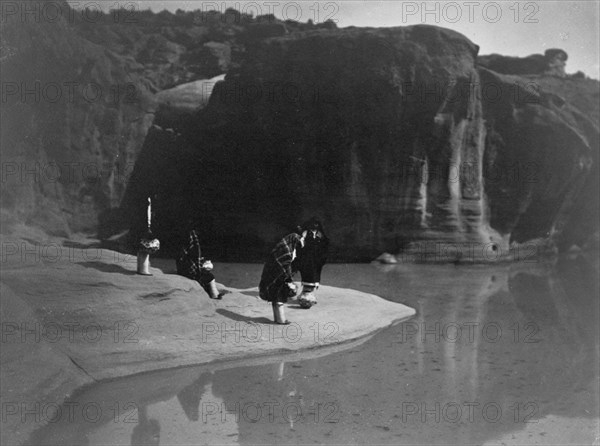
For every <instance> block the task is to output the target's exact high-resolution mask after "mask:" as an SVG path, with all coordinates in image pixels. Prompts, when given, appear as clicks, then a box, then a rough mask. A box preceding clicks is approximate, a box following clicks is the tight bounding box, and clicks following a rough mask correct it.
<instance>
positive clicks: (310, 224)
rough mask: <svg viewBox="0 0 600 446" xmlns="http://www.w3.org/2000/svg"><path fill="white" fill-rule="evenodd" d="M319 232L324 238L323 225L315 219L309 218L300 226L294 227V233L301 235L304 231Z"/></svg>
mask: <svg viewBox="0 0 600 446" xmlns="http://www.w3.org/2000/svg"><path fill="white" fill-rule="evenodd" d="M311 230H312V231H314V230H317V231H321V233H322V234H323V236H325V230H324V229H323V223H321V221H320V220H319V219H318V218H317V217H311V218H310V219H308V220H307V221H305V222H304V223H302V224H301V225H299V226H297V227H296V232H297V233H298V234H302V233H303V232H304V231H311Z"/></svg>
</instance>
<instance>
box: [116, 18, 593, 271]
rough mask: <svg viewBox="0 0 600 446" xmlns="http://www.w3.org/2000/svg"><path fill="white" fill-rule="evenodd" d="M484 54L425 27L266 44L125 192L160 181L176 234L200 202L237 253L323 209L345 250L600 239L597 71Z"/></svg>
mask: <svg viewBox="0 0 600 446" xmlns="http://www.w3.org/2000/svg"><path fill="white" fill-rule="evenodd" d="M553 54H554V53H553ZM557 54H559V55H560V54H562V53H561V52H557ZM555 56H556V54H555ZM477 57H478V47H477V46H476V45H475V44H473V43H472V42H470V41H469V40H468V39H466V38H465V37H464V36H462V35H460V34H458V33H455V32H453V31H450V30H446V29H442V28H437V27H432V26H422V25H419V26H413V27H402V28H386V29H369V28H361V29H359V28H346V29H339V30H324V29H321V30H313V31H305V32H299V33H294V34H291V35H282V36H277V37H272V38H269V39H266V40H263V41H261V42H260V44H257V45H254V46H253V47H251V48H250V49H249V50H248V53H247V54H246V57H245V59H244V63H242V64H240V66H239V67H237V68H235V69H232V70H230V71H229V73H228V74H227V76H226V78H225V81H224V82H222V83H219V84H217V85H216V87H215V90H214V92H213V94H212V96H211V99H210V102H209V104H208V105H207V106H206V107H205V108H204V109H202V110H201V111H198V112H197V113H196V114H195V115H193V116H191V117H190V119H189V120H188V121H187V123H186V124H185V125H184V126H182V127H180V128H179V129H177V131H174V130H171V132H170V133H167V132H166V131H164V130H161V129H159V128H155V129H154V130H153V131H152V132H151V133H150V134H149V136H148V138H147V140H146V144H145V147H144V150H143V152H142V156H141V158H140V160H139V163H138V165H136V169H135V172H134V177H135V179H136V181H135V183H134V184H133V185H132V187H130V189H129V191H128V196H127V197H126V199H125V201H124V206H125V207H126V208H127V207H129V208H133V203H135V202H139V201H140V200H141V198H142V197H143V196H146V195H153V194H156V196H157V199H158V202H159V203H161V204H160V205H159V207H158V208H157V210H156V212H157V216H156V218H157V224H158V227H159V228H160V230H161V231H162V234H163V237H164V238H165V239H166V240H169V238H170V235H169V232H170V230H171V228H173V227H177V222H178V221H181V220H182V219H185V218H187V217H189V216H192V217H194V218H196V219H197V220H198V221H199V222H200V223H201V227H202V230H203V231H204V234H203V238H204V239H205V240H206V242H205V244H206V245H207V246H208V247H209V249H212V250H213V252H214V253H215V255H217V256H220V257H223V258H229V259H258V258H260V255H262V253H264V251H265V249H266V247H267V246H268V244H269V243H271V242H272V241H273V240H274V239H275V238H276V237H277V236H279V235H281V234H282V233H283V232H285V231H286V230H287V229H288V228H291V227H293V226H294V224H296V223H297V222H298V221H301V220H302V219H304V218H306V217H308V216H310V215H319V216H320V217H321V218H322V219H323V220H324V221H325V223H326V227H327V229H328V231H329V235H330V237H331V238H332V240H333V241H334V243H333V251H334V252H333V258H335V259H338V260H341V259H343V260H364V259H369V258H373V257H375V256H376V255H378V254H379V253H380V252H382V251H388V252H393V253H394V254H405V255H408V256H412V257H411V260H417V261H418V260H425V261H469V260H474V261H485V260H496V259H499V258H504V259H511V260H523V259H524V258H525V257H531V256H534V255H537V254H540V253H542V252H547V251H551V252H552V251H554V250H555V249H556V247H557V246H558V245H560V246H561V247H564V248H566V247H570V246H571V245H572V244H573V243H576V244H579V245H583V244H585V243H586V241H587V240H588V238H589V236H590V235H591V234H593V233H594V232H595V231H597V229H598V225H597V220H598V205H597V201H598V194H597V192H592V189H591V187H592V186H593V185H594V184H597V181H598V171H597V156H598V119H597V116H598V106H597V105H592V104H591V102H586V100H585V99H583V98H584V97H586V96H587V97H588V98H589V94H592V95H594V94H595V95H596V96H597V94H598V83H597V82H596V81H586V80H581V79H572V78H562V77H557V76H555V75H554V74H551V75H548V74H543V73H542V74H537V75H535V76H524V75H522V76H517V75H515V74H511V73H510V71H511V69H512V68H511V67H508V68H507V69H506V70H504V72H499V71H503V70H496V71H493V70H492V69H490V68H486V67H485V66H483V65H482V64H480V63H478V58H477ZM564 58H566V54H565V57H564ZM487 65H490V64H487ZM517 65H518V64H517ZM542 71H543V70H542ZM166 169H167V170H166ZM169 172H170V173H169ZM161 197H167V198H166V199H165V200H161ZM583 215H585V221H581V219H580V218H579V217H576V216H583ZM594 216H595V217H596V218H595V219H592V217H594ZM592 222H594V223H592ZM575 228H577V230H575ZM523 247H525V249H521V251H519V248H523Z"/></svg>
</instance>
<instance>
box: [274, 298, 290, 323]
mask: <svg viewBox="0 0 600 446" xmlns="http://www.w3.org/2000/svg"><path fill="white" fill-rule="evenodd" d="M271 305H272V306H273V320H274V321H275V323H276V324H282V325H288V324H291V322H290V321H288V320H287V319H286V318H285V310H284V308H283V302H272V304H271Z"/></svg>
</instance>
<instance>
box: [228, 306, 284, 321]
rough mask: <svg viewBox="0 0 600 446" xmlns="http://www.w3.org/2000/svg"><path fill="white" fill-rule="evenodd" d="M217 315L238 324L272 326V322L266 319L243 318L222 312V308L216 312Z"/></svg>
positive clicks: (232, 313) (237, 314) (239, 315)
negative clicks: (247, 323) (248, 323)
mask: <svg viewBox="0 0 600 446" xmlns="http://www.w3.org/2000/svg"><path fill="white" fill-rule="evenodd" d="M217 313H218V314H220V315H221V316H225V317H227V318H229V319H233V320H234V321H238V322H254V323H255V324H272V323H273V321H272V320H270V319H267V318H266V317H250V316H243V315H241V314H239V313H234V312H233V311H229V310H224V309H222V308H219V309H218V310H217Z"/></svg>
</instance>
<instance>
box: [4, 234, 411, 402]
mask: <svg viewBox="0 0 600 446" xmlns="http://www.w3.org/2000/svg"><path fill="white" fill-rule="evenodd" d="M3 243H4V246H9V245H10V246H12V245H11V243H14V244H15V246H18V247H19V252H17V253H13V254H10V252H11V251H14V249H9V250H7V251H6V252H5V253H4V258H3V264H2V277H1V279H2V280H1V285H2V290H1V291H2V301H1V303H2V304H1V307H0V308H1V310H2V311H1V314H2V330H3V339H2V350H1V358H2V387H1V397H2V400H3V402H6V401H53V402H60V401H62V398H64V397H65V396H66V395H68V394H70V393H71V392H72V391H73V390H74V389H76V388H78V387H80V386H82V385H84V384H90V383H93V382H95V381H100V380H105V379H111V378H118V377H123V376H128V375H134V374H138V373H142V372H148V371H153V370H160V369H169V368H174V367H181V366H187V365H198V364H207V363H213V364H215V366H217V367H218V365H217V364H219V363H221V362H227V363H229V364H233V363H238V362H240V361H241V362H240V363H242V362H245V361H246V360H248V362H253V361H256V360H257V357H263V360H264V357H265V356H267V355H273V354H292V355H295V354H302V353H301V352H303V351H304V352H305V353H306V354H307V355H309V356H310V355H311V354H315V352H316V351H321V350H322V353H323V354H326V353H327V352H333V351H336V350H339V349H342V348H345V347H349V346H350V345H352V344H353V342H352V341H354V342H356V341H357V340H360V339H361V338H364V337H368V335H370V334H373V333H374V332H376V331H378V330H380V329H383V328H385V327H388V326H390V325H392V324H394V323H396V322H398V321H400V320H403V319H406V318H408V317H410V316H412V315H414V314H415V311H414V310H413V309H412V308H409V307H407V306H404V305H401V304H397V303H393V302H389V301H386V300H384V299H381V298H379V297H377V296H374V295H370V294H366V293H362V292H359V291H355V290H350V289H340V288H333V287H327V286H322V287H321V289H320V290H319V303H318V304H317V305H316V306H314V307H313V308H311V309H310V310H305V309H301V308H300V307H299V306H297V305H292V304H289V305H287V306H286V316H287V318H288V319H289V320H290V321H292V324H291V325H286V326H283V325H275V324H273V322H272V320H273V319H272V318H273V315H272V310H271V306H270V304H268V303H266V302H264V301H262V300H261V299H260V298H259V297H258V291H257V289H256V288H250V289H235V288H227V287H226V286H224V285H219V288H220V289H224V290H227V291H228V294H226V295H225V297H224V298H223V300H221V301H217V300H211V299H209V298H208V296H207V295H206V293H205V292H204V291H203V290H202V289H201V288H200V286H199V285H198V284H197V283H195V282H193V281H191V280H188V279H185V278H183V277H180V276H177V275H176V274H174V271H172V270H173V269H174V266H172V267H165V266H163V265H165V262H164V261H162V262H159V261H157V262H155V263H156V264H158V265H161V269H159V268H156V267H153V268H152V269H151V271H152V274H153V275H152V276H148V277H146V276H139V275H137V274H136V273H135V268H136V262H135V258H134V257H132V256H127V255H124V254H120V253H118V252H115V251H110V250H106V249H89V248H87V249H80V247H77V245H72V246H64V245H58V244H56V245H55V246H54V247H53V252H54V253H55V255H53V256H52V257H51V256H50V248H47V249H46V253H45V254H44V251H43V248H40V247H39V246H38V247H36V245H35V244H33V245H32V244H30V242H29V241H23V240H18V241H3ZM23 243H25V245H22V244H23ZM46 246H49V244H46ZM57 246H60V247H59V248H57ZM25 248H27V249H29V251H27V252H29V254H28V255H27V256H24V255H21V254H22V252H23V253H24V252H26V251H25ZM35 249H39V250H40V251H39V252H40V255H35V254H32V252H33V250H35ZM57 249H58V251H57ZM21 251H22V252H21ZM58 252H60V256H59V255H57V254H56V253H58ZM240 267H243V266H240ZM163 271H164V272H163ZM257 281H258V278H257ZM311 352H312V353H311Z"/></svg>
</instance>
